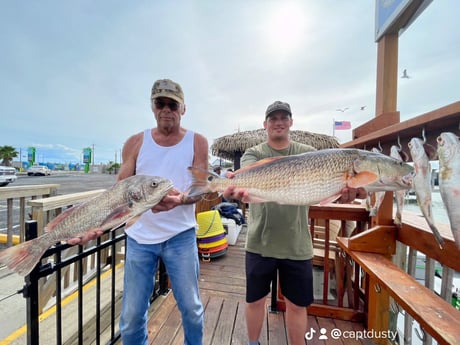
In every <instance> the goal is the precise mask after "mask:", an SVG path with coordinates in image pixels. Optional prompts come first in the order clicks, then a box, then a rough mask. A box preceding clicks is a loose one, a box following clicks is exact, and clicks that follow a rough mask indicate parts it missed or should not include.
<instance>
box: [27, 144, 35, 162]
mask: <svg viewBox="0 0 460 345" xmlns="http://www.w3.org/2000/svg"><path fill="white" fill-rule="evenodd" d="M35 152H36V149H35V147H28V148H27V161H28V162H29V163H30V164H34V163H35Z"/></svg>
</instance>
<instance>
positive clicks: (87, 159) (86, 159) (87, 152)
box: [83, 147, 91, 164]
mask: <svg viewBox="0 0 460 345" xmlns="http://www.w3.org/2000/svg"><path fill="white" fill-rule="evenodd" d="M83 163H85V164H89V163H91V148H90V147H86V148H84V149H83Z"/></svg>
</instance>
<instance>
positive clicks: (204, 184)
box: [187, 167, 220, 196]
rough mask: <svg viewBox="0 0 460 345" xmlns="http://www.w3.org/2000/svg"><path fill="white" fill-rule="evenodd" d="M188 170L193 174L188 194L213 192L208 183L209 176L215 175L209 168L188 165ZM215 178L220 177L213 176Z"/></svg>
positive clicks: (196, 194)
mask: <svg viewBox="0 0 460 345" xmlns="http://www.w3.org/2000/svg"><path fill="white" fill-rule="evenodd" d="M188 170H189V171H190V173H191V174H192V185H191V186H190V188H189V189H188V191H187V192H188V194H187V195H188V196H198V195H203V194H206V193H209V192H211V189H210V188H209V184H208V177H209V176H213V174H210V173H209V172H208V171H207V170H204V169H201V168H196V167H188ZM213 178H215V179H219V178H220V177H218V176H213Z"/></svg>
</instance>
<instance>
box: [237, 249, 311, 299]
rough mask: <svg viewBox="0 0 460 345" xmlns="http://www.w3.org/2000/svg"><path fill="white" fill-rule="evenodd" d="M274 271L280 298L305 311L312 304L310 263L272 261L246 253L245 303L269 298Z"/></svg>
mask: <svg viewBox="0 0 460 345" xmlns="http://www.w3.org/2000/svg"><path fill="white" fill-rule="evenodd" d="M276 270H278V274H279V276H278V280H279V283H280V288H281V292H282V293H283V295H284V296H285V297H286V298H287V299H288V300H289V301H291V302H292V303H294V304H295V305H298V306H302V307H308V306H309V305H310V304H311V303H312V302H313V266H312V262H311V260H289V259H275V258H269V257H263V256H261V255H259V254H254V253H250V252H246V302H248V303H252V302H255V301H258V300H259V299H261V298H263V297H265V296H267V295H268V293H269V292H270V283H271V281H272V279H273V277H274V274H275V272H276Z"/></svg>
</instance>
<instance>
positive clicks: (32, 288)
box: [23, 221, 169, 345]
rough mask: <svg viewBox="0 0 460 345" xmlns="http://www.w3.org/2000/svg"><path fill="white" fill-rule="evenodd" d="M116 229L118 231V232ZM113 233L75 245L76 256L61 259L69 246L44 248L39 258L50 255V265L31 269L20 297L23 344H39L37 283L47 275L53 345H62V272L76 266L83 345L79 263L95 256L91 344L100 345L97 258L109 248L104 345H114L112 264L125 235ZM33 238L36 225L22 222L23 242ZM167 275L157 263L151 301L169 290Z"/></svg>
mask: <svg viewBox="0 0 460 345" xmlns="http://www.w3.org/2000/svg"><path fill="white" fill-rule="evenodd" d="M122 228H123V227H120V228H118V229H122ZM118 229H116V230H113V231H110V232H109V234H110V235H109V238H108V239H107V240H101V238H100V237H99V238H97V240H96V245H95V246H92V247H89V248H84V247H83V246H79V248H78V253H77V254H75V255H72V256H70V257H67V258H63V256H62V252H63V251H64V250H65V249H67V248H69V247H71V246H69V245H67V244H60V243H59V244H56V245H54V246H52V247H51V248H50V249H48V250H47V251H46V252H45V254H44V255H43V257H42V259H44V258H49V257H51V256H54V260H53V262H52V263H49V262H48V263H45V264H42V263H41V261H42V260H40V263H39V264H37V266H36V267H35V268H34V269H33V270H32V272H31V273H30V274H29V275H27V276H26V277H25V285H24V288H23V296H24V298H26V304H27V309H26V312H27V316H26V317H27V344H28V345H38V344H40V329H39V316H40V308H39V297H40V296H39V280H40V278H43V277H48V276H49V275H51V274H54V273H55V274H56V293H55V294H56V344H62V343H63V339H62V336H63V335H62V329H63V328H62V327H63V325H62V289H61V278H62V270H63V269H64V268H66V267H68V266H69V265H72V264H76V269H77V275H78V276H77V278H78V279H77V282H78V284H77V291H78V315H77V325H78V327H77V339H78V340H76V341H78V344H83V330H84V329H85V325H84V321H83V314H84V307H85V306H84V303H83V294H84V291H83V287H84V285H85V284H84V276H83V271H84V270H83V260H84V259H85V258H86V257H88V256H90V255H92V254H95V253H97V255H96V274H95V277H94V279H95V280H96V301H95V303H96V315H95V322H96V324H95V325H92V326H93V327H94V326H95V333H96V334H94V338H95V343H96V344H100V343H101V337H100V335H101V309H100V308H101V255H100V253H101V252H102V250H104V249H106V248H109V247H110V249H111V253H112V255H111V259H110V263H109V265H110V266H111V268H112V270H111V296H110V303H109V304H110V311H111V313H110V340H109V342H108V343H107V344H115V343H116V342H117V341H118V340H119V338H120V334H119V331H118V332H116V325H115V322H116V318H117V315H116V310H115V303H116V292H115V283H116V274H117V270H115V269H114V268H115V265H116V245H117V243H118V242H121V241H125V240H126V235H125V233H124V231H117V230H118ZM36 236H37V222H36V221H28V222H26V240H29V239H33V238H35V237H36ZM167 280H168V277H167V274H166V271H165V268H164V265H163V264H162V263H161V262H160V264H159V274H158V283H157V284H156V286H155V289H154V291H153V294H152V298H151V301H153V300H154V299H155V298H156V297H158V296H160V295H162V294H165V293H166V292H168V291H169V289H168V284H167Z"/></svg>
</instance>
